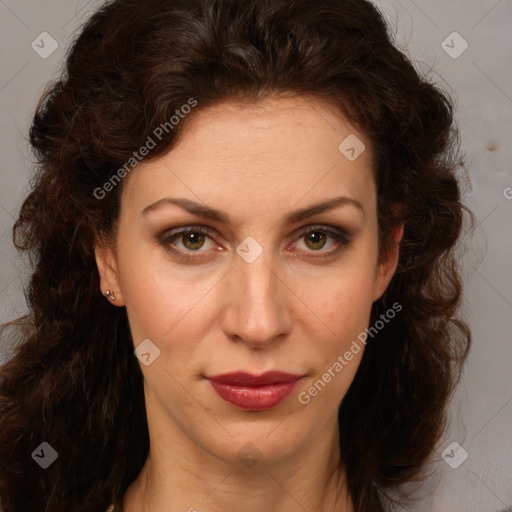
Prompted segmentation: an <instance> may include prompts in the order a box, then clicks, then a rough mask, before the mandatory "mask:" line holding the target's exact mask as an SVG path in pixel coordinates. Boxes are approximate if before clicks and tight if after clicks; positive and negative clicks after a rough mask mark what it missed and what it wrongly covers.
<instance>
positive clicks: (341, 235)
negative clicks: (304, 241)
mask: <svg viewBox="0 0 512 512" xmlns="http://www.w3.org/2000/svg"><path fill="white" fill-rule="evenodd" d="M178 229H179V228H178ZM189 233H200V234H202V235H206V236H208V237H209V238H213V237H214V236H215V233H214V232H213V231H211V230H210V229H207V228H204V227H202V226H188V227H187V228H185V229H180V231H171V232H170V233H169V232H168V234H167V235H166V236H164V237H163V238H161V239H160V244H161V245H162V246H163V247H164V249H165V250H166V251H168V252H171V253H172V254H173V255H175V256H176V257H177V258H178V259H180V260H181V261H193V260H195V259H197V258H199V257H200V256H193V255H192V254H194V253H201V252H206V251H201V250H198V251H190V250H187V251H185V252H183V251H181V250H177V249H174V248H173V247H172V246H171V244H172V242H173V241H174V240H175V239H176V238H178V237H179V236H183V235H186V234H189ZM312 233H323V234H325V235H328V237H330V238H332V239H333V240H335V241H336V242H338V245H337V247H336V248H335V249H333V250H330V251H322V250H321V249H319V250H318V251H313V250H311V251H308V252H322V253H324V254H322V255H321V256H312V257H311V258H312V259H317V260H318V259H327V258H329V257H332V256H334V255H335V254H337V253H338V252H339V251H340V250H341V249H342V248H343V247H345V246H348V245H350V243H351V240H350V237H349V236H348V235H347V233H346V232H344V231H342V230H338V229H337V228H331V227H328V226H312V227H310V228H308V229H307V230H306V231H303V232H302V233H301V235H300V236H299V238H298V239H299V240H300V239H301V238H303V237H305V236H307V235H311V234H312Z"/></svg>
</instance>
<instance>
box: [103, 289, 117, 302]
mask: <svg viewBox="0 0 512 512" xmlns="http://www.w3.org/2000/svg"><path fill="white" fill-rule="evenodd" d="M105 297H107V299H110V300H112V301H114V300H116V296H115V295H114V292H111V291H110V290H107V291H106V292H105Z"/></svg>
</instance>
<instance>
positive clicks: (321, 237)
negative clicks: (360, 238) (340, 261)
mask: <svg viewBox="0 0 512 512" xmlns="http://www.w3.org/2000/svg"><path fill="white" fill-rule="evenodd" d="M329 239H330V240H331V247H332V248H331V249H330V250H322V249H324V248H325V246H326V245H328V240H329ZM299 240H301V241H304V245H305V246H306V252H313V253H320V254H319V255H314V256H312V257H313V258H327V257H330V256H333V255H334V254H336V253H338V252H339V251H340V249H342V248H343V246H346V245H349V244H350V238H349V236H348V234H347V233H346V232H344V231H342V230H339V229H338V228H330V227H329V228H327V227H325V226H313V227H312V228H310V229H309V230H308V231H306V232H303V233H302V235H301V236H300V238H299ZM294 245H297V242H296V243H295V244H294ZM308 249H309V251H308Z"/></svg>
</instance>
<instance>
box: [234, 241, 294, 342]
mask: <svg viewBox="0 0 512 512" xmlns="http://www.w3.org/2000/svg"><path fill="white" fill-rule="evenodd" d="M258 245H259V244H258ZM259 247H260V248H258V246H257V245H256V243H255V241H254V239H253V240H246V241H244V242H243V243H242V244H240V246H239V247H238V248H237V252H238V253H239V255H240V257H237V258H235V262H234V269H233V272H232V273H231V281H230V289H231V291H232V294H231V297H229V299H228V302H227V304H226V307H227V308H228V311H227V312H226V315H225V318H224V320H225V326H224V327H225V329H226V331H227V333H228V334H229V335H230V336H231V337H236V338H237V339H242V340H244V341H246V342H247V343H249V344H251V345H261V346H262V345H265V344H268V343H271V342H272V341H273V340H275V339H276V338H277V337H278V336H279V335H280V334H282V333H283V332H286V331H287V329H288V328H289V323H288V319H289V314H288V312H287V311H286V308H287V306H286V304H285V300H286V299H285V296H286V287H285V288H284V289H283V286H284V285H283V283H282V282H281V279H280V278H279V275H278V272H279V271H276V270H275V269H276V268H277V267H279V265H276V262H275V261H274V253H273V251H272V250H271V249H263V247H262V246H261V245H259ZM244 249H245V251H244Z"/></svg>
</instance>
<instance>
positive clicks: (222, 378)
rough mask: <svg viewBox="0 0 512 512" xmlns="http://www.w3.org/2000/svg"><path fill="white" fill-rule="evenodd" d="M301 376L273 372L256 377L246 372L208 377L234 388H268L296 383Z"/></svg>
mask: <svg viewBox="0 0 512 512" xmlns="http://www.w3.org/2000/svg"><path fill="white" fill-rule="evenodd" d="M301 377H302V376H301V375H292V374H291V373H286V372H280V371H271V372H265V373H263V374H261V375H254V374H252V373H246V372H232V373H224V374H222V375H214V376H213V377H208V379H209V380H211V381H213V382H216V383H218V384H227V385H232V386H252V387H257V386H268V385H271V384H284V383H288V382H295V381H296V380H298V379H300V378H301Z"/></svg>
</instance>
